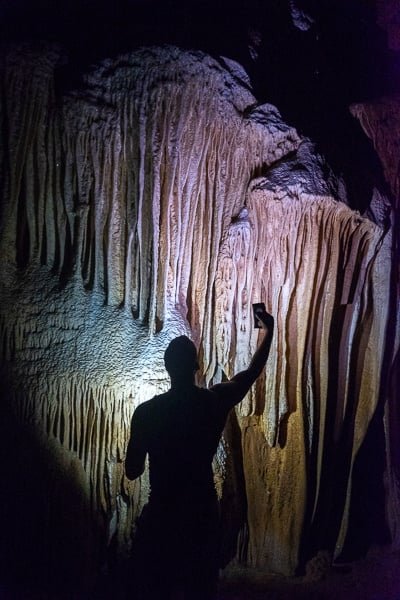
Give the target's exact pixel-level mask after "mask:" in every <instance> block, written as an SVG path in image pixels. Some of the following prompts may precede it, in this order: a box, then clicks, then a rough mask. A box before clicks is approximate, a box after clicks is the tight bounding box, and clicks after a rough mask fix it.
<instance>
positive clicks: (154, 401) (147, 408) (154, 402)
mask: <svg viewBox="0 0 400 600" xmlns="http://www.w3.org/2000/svg"><path fill="white" fill-rule="evenodd" d="M165 396H166V394H158V395H157V396H153V398H150V400H145V401H144V402H142V403H141V404H139V405H138V406H137V407H136V409H135V414H136V415H137V416H139V417H143V416H145V415H147V414H149V413H151V412H153V411H154V410H157V408H158V407H159V406H160V404H162V402H163V400H164V399H165Z"/></svg>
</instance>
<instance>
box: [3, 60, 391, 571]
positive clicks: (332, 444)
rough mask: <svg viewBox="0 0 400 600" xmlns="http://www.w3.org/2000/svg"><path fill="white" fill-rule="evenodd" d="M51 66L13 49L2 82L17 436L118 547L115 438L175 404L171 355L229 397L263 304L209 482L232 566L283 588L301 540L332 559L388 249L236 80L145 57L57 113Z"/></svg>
mask: <svg viewBox="0 0 400 600" xmlns="http://www.w3.org/2000/svg"><path fill="white" fill-rule="evenodd" d="M57 61H58V54H57V52H56V51H49V50H48V49H43V48H38V49H37V50H36V51H33V50H32V49H30V50H29V51H27V50H26V49H24V48H18V49H14V50H13V51H12V52H11V53H10V54H9V56H8V58H7V62H6V66H5V82H6V86H5V103H4V105H3V107H2V112H1V118H2V122H3V126H4V131H7V135H8V137H7V144H5V145H4V146H3V148H2V155H1V161H2V166H3V174H4V188H5V198H6V202H5V203H4V205H3V209H2V211H3V214H2V223H3V225H2V239H1V255H2V257H3V265H2V271H1V280H2V281H1V290H2V291H1V343H2V349H3V353H4V360H3V367H2V377H3V379H4V381H6V383H7V387H8V390H9V391H8V395H7V398H8V399H9V400H10V401H11V404H12V407H13V409H14V410H15V413H16V415H17V419H19V420H20V421H21V422H24V423H25V422H26V423H28V424H29V426H30V427H31V428H32V429H33V431H34V432H35V435H38V436H42V441H41V443H42V444H44V445H45V446H46V444H47V447H48V448H49V452H50V449H51V448H53V447H54V445H56V446H57V448H59V453H60V456H62V457H63V459H62V460H61V461H60V473H59V476H60V477H61V476H64V475H65V474H66V473H67V474H68V473H69V472H70V471H71V470H72V471H73V472H74V473H77V472H79V477H77V479H78V480H79V486H80V488H81V489H82V490H83V492H82V493H83V495H84V496H85V498H86V499H87V503H88V505H89V506H90V510H91V514H93V515H95V519H96V521H97V522H100V525H99V527H100V530H101V531H102V532H103V533H102V537H101V543H102V544H104V545H105V544H107V543H111V540H114V541H117V544H118V545H119V547H121V548H123V547H125V546H127V545H128V541H129V535H130V531H131V528H132V524H133V519H134V517H135V516H136V515H137V514H138V513H139V512H140V510H141V508H142V506H143V504H144V502H145V501H146V498H147V494H148V484H147V476H146V475H145V476H143V477H142V479H141V480H140V481H137V482H134V483H129V482H128V481H127V480H126V479H125V477H124V475H123V458H124V453H125V449H126V444H127V439H128V435H129V426H130V418H131V414H132V411H133V409H134V407H135V406H137V405H138V404H139V403H141V402H142V401H144V400H146V399H148V398H150V397H152V396H153V395H154V394H155V393H157V392H159V391H162V390H165V389H166V387H167V386H168V381H167V378H166V373H165V371H164V369H163V362H162V356H163V352H164V349H165V347H166V345H167V343H168V341H169V340H170V339H171V338H173V337H174V336H175V335H178V334H181V333H188V334H190V335H191V336H192V337H193V339H194V340H195V342H196V344H197V345H198V347H199V352H200V360H201V364H202V371H203V373H204V378H203V381H204V382H206V383H207V384H210V383H212V382H216V381H219V380H221V378H222V377H223V376H224V375H225V376H228V377H229V376H231V375H232V374H233V373H234V372H236V371H237V370H238V369H242V368H244V367H245V366H246V365H247V364H248V362H249V359H250V357H251V355H252V352H253V351H254V349H255V348H256V345H257V332H256V331H255V330H254V329H253V324H252V316H251V303H252V302H253V301H260V300H263V301H265V303H266V305H267V309H268V310H269V311H270V312H271V313H272V314H273V315H274V316H275V318H276V325H277V327H276V335H275V338H274V342H273V348H272V353H271V357H270V360H269V363H268V365H267V369H266V375H265V377H262V378H260V380H259V381H258V382H257V384H256V386H255V387H254V389H253V390H252V391H251V393H250V394H249V396H248V397H247V398H246V399H245V400H244V401H243V403H242V404H241V406H239V407H238V409H237V411H236V414H235V415H232V418H231V420H230V424H229V427H228V429H227V432H226V435H225V439H224V441H223V443H222V444H221V447H220V449H219V452H218V454H217V457H216V461H215V470H216V482H217V487H218V491H219V493H220V495H221V503H222V507H223V511H224V522H226V523H227V527H226V529H227V531H226V534H225V537H226V539H227V540H228V541H227V542H226V544H227V546H228V547H227V549H226V556H227V558H229V557H231V556H234V555H235V553H237V557H239V558H240V559H241V560H243V561H244V562H246V563H248V564H250V565H257V566H261V567H267V568H271V569H273V570H275V571H279V572H282V573H293V572H294V569H295V568H296V566H297V564H298V562H299V552H300V547H301V544H306V545H307V540H308V539H309V537H310V536H313V540H314V541H313V545H314V546H315V547H317V549H328V550H330V551H335V552H336V554H337V553H338V552H339V551H340V548H341V546H342V544H343V541H344V538H345V534H346V528H347V514H348V503H349V499H350V495H351V470H352V465H353V461H354V458H355V456H356V453H357V451H358V449H359V447H360V444H361V443H362V440H363V438H364V435H365V432H366V429H367V425H368V422H369V420H370V418H371V416H372V415H373V413H374V410H375V407H376V403H377V399H378V390H379V385H380V372H381V371H380V369H381V359H382V352H383V344H384V332H385V323H386V318H387V311H388V300H387V297H388V286H389V269H388V268H387V265H388V263H387V261H388V260H389V259H388V253H387V243H388V242H387V235H386V232H385V230H384V229H383V228H381V227H380V226H378V225H376V224H374V223H373V222H372V221H370V220H367V219H363V218H361V217H360V215H359V214H358V213H354V212H353V211H351V210H350V209H349V208H348V207H346V206H345V205H343V204H341V203H339V202H337V201H335V199H334V198H333V197H332V196H331V195H330V190H329V187H328V184H327V183H326V182H325V181H324V178H323V175H322V167H321V165H320V163H319V161H318V158H317V157H316V156H314V155H313V154H312V147H311V146H310V144H309V142H308V141H306V140H301V139H300V138H299V136H298V134H297V133H296V131H295V130H293V129H292V128H290V127H288V126H287V125H285V124H284V123H283V122H282V120H281V117H280V115H279V113H278V112H277V110H276V109H275V108H274V107H273V106H270V105H265V106H261V107H260V106H257V105H256V100H255V98H254V97H253V96H252V94H251V92H250V91H249V85H248V81H247V79H246V75H245V73H244V72H243V71H242V70H241V68H240V67H239V66H238V65H236V64H235V63H233V62H231V61H228V60H225V59H221V60H219V61H218V60H215V59H213V58H210V57H208V56H206V55H203V54H202V53H197V52H186V53H184V52H182V51H180V50H177V49H175V48H167V49H158V48H150V49H144V50H141V51H138V52H135V53H132V54H129V55H126V56H123V57H120V58H118V59H116V60H108V61H105V62H104V63H103V64H102V65H100V66H98V67H97V68H96V69H94V71H93V72H92V73H91V74H90V75H88V76H87V77H86V78H85V81H84V84H83V87H82V89H80V90H79V91H76V92H74V93H70V94H68V95H66V96H64V97H63V98H59V97H57V96H56V95H55V93H54V79H53V77H54V68H55V66H56V64H57ZM385 249H386V251H385ZM232 490H233V491H232ZM229 494H232V495H233V497H234V499H235V502H232V503H230V502H229V501H228V495H229ZM63 510H67V511H68V507H67V506H66V507H64V508H63ZM166 518H168V515H166ZM229 527H230V528H231V530H230V531H228V528H229ZM232 527H233V532H232ZM315 531H318V535H317V536H316V534H315ZM60 535H61V534H60ZM88 535H89V534H88ZM43 536H44V537H46V536H48V537H49V538H50V537H51V536H52V532H51V530H49V531H44V532H43ZM229 536H230V538H229ZM236 538H238V540H239V542H238V544H237V547H236Z"/></svg>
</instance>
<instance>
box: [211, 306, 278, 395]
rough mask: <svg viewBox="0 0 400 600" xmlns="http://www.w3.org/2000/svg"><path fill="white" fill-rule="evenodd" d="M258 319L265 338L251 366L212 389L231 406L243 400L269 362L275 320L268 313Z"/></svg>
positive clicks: (262, 314)
mask: <svg viewBox="0 0 400 600" xmlns="http://www.w3.org/2000/svg"><path fill="white" fill-rule="evenodd" d="M257 318H258V321H259V323H260V324H261V328H262V330H263V332H264V336H263V338H262V340H261V344H260V345H259V347H258V348H257V350H256V351H255V353H254V355H253V358H252V359H251V362H250V365H249V366H248V368H247V369H246V370H245V371H241V372H240V373H237V374H236V375H235V376H234V377H232V379H231V380H230V381H227V382H225V383H219V384H217V385H214V386H213V387H212V388H211V389H212V390H213V391H215V392H216V393H217V394H218V395H219V396H220V397H222V398H223V399H225V400H226V401H227V402H228V403H229V404H231V406H234V405H235V404H238V403H239V402H240V401H241V400H243V398H244V397H245V395H246V394H247V392H248V391H249V389H250V388H251V386H252V385H253V383H254V382H255V380H256V379H257V377H258V376H259V375H261V373H262V370H263V368H264V366H265V363H266V362H267V360H268V356H269V351H270V348H271V342H272V336H273V333H274V318H273V317H272V316H271V315H270V314H268V313H267V312H264V313H261V314H260V315H258V316H257Z"/></svg>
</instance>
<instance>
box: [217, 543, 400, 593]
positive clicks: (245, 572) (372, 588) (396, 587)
mask: <svg viewBox="0 0 400 600" xmlns="http://www.w3.org/2000/svg"><path fill="white" fill-rule="evenodd" d="M292 599H295V600H400V552H391V553H388V552H379V551H376V552H374V553H373V554H370V555H369V556H368V557H367V558H365V559H362V560H358V561H355V562H353V563H349V564H346V565H340V566H339V565H338V566H336V567H331V568H330V569H328V570H327V571H326V572H323V571H320V572H319V573H318V571H316V572H314V573H313V574H312V575H309V576H308V577H307V576H306V577H293V578H289V577H284V576H281V575H274V574H271V573H265V572H263V571H261V570H260V571H258V570H254V569H242V568H238V567H232V568H229V569H227V570H226V571H225V572H224V573H223V576H222V578H221V581H220V592H219V597H218V600H292Z"/></svg>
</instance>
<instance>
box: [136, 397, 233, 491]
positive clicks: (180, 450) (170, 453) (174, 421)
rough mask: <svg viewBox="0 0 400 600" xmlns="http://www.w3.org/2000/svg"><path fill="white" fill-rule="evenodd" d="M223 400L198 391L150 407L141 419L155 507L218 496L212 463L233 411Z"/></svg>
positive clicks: (147, 404) (163, 399)
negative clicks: (228, 415) (156, 504)
mask: <svg viewBox="0 0 400 600" xmlns="http://www.w3.org/2000/svg"><path fill="white" fill-rule="evenodd" d="M219 400H220V399H219V397H218V394H217V393H216V392H213V391H211V390H207V389H202V388H198V387H196V386H194V385H192V386H185V387H180V388H175V389H171V390H169V391H168V392H167V393H165V394H162V395H160V396H156V397H155V398H153V399H152V400H149V401H148V402H145V403H144V404H142V405H141V406H140V407H139V408H138V409H137V412H138V415H137V417H138V418H139V419H140V420H141V426H142V427H143V428H145V429H146V437H147V443H148V446H147V448H148V455H149V465H150V489H151V495H150V502H163V503H165V502H167V503H171V502H180V501H184V499H185V501H189V500H193V501H194V500H195V499H196V498H199V497H206V496H207V495H209V494H211V495H214V494H215V491H214V483H213V474H212V460H213V457H214V455H215V452H216V450H217V446H218V443H219V440H220V437H221V433H222V430H223V428H224V425H225V421H226V417H227V413H228V412H229V408H230V407H227V406H226V405H224V404H223V403H222V402H220V401H219Z"/></svg>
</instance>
